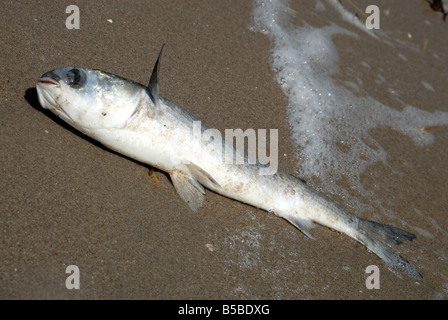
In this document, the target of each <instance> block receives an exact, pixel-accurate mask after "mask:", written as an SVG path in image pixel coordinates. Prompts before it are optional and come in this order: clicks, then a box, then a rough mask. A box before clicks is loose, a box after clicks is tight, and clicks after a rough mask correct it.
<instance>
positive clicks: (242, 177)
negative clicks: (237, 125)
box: [36, 47, 421, 277]
mask: <svg viewBox="0 0 448 320" xmlns="http://www.w3.org/2000/svg"><path fill="white" fill-rule="evenodd" d="M162 50H163V47H162ZM162 50H161V51H160V54H159V57H158V59H157V62H156V64H155V66H154V69H153V72H152V75H151V79H150V81H149V85H148V86H147V87H146V86H144V85H141V84H139V83H136V82H134V81H131V80H127V79H125V78H122V77H119V76H117V75H114V74H110V73H107V72H104V71H100V70H95V69H84V68H74V67H62V68H59V69H55V70H53V71H49V72H47V73H45V74H44V75H42V77H41V78H40V79H39V81H38V83H37V86H36V88H37V92H38V98H39V102H40V104H41V105H42V107H43V108H45V109H49V110H51V111H52V112H53V113H54V114H56V115H57V116H58V117H60V118H62V119H63V120H64V121H66V122H67V123H68V124H70V125H71V126H73V127H74V128H76V129H78V130H79V131H81V132H83V133H84V134H86V135H88V136H90V137H92V138H93V139H95V140H97V141H99V142H101V143H102V144H103V145H105V146H107V147H109V148H110V149H112V150H114V151H117V152H119V153H121V154H123V155H126V156H128V157H130V158H133V159H135V160H138V161H140V162H142V163H145V164H149V165H150V166H152V167H155V168H158V169H160V170H163V171H165V172H167V173H168V174H169V175H170V177H171V180H172V183H173V185H174V187H175V189H176V191H177V193H178V194H179V195H180V197H181V198H182V199H183V200H184V201H185V202H186V203H187V204H188V206H189V207H190V208H191V209H192V210H193V211H198V209H199V208H200V207H201V205H202V202H203V199H204V195H205V189H204V187H205V188H207V189H210V190H212V191H214V192H217V193H219V194H221V195H223V196H226V197H229V198H232V199H235V200H238V201H241V202H244V203H247V204H249V205H252V206H254V207H257V208H261V209H264V210H266V211H268V212H271V213H274V214H275V215H277V216H279V217H282V218H284V219H286V220H287V221H289V222H290V223H292V224H293V225H294V226H295V227H297V228H298V229H299V230H301V231H302V232H303V233H304V234H306V235H307V236H308V237H310V238H313V236H312V235H311V232H310V230H311V228H312V227H314V225H315V223H317V224H320V225H323V226H326V227H328V228H331V229H334V230H336V231H339V232H342V233H344V234H346V235H348V236H350V237H352V238H353V239H355V240H356V241H358V242H360V243H361V244H363V245H364V246H366V247H367V248H368V249H369V250H371V251H372V252H374V253H375V254H376V255H378V256H379V257H380V258H381V259H383V260H384V261H385V263H386V264H387V265H388V266H390V267H393V268H396V269H398V270H401V271H404V272H406V273H408V274H409V275H411V276H415V277H421V275H420V273H419V272H418V271H417V270H416V269H415V268H414V266H413V265H412V264H410V263H409V262H408V261H407V260H406V259H404V258H403V257H401V256H400V255H399V254H398V253H397V252H396V251H395V250H394V249H393V248H392V247H391V245H395V244H400V243H402V241H404V240H412V239H414V238H415V236H414V235H413V234H411V233H409V232H407V231H404V230H402V229H399V228H397V227H394V226H390V225H385V224H381V223H378V222H374V221H369V220H365V219H362V218H359V217H357V216H355V215H353V214H352V213H350V212H348V211H346V210H344V209H343V208H341V207H340V206H338V205H337V204H335V203H334V202H332V201H330V200H329V199H327V198H326V197H324V196H323V195H321V194H319V193H317V192H315V191H314V190H312V189H311V188H310V187H309V186H307V184H306V183H304V182H303V181H302V180H300V179H299V178H296V177H294V176H292V175H289V174H287V173H286V172H284V171H282V170H277V171H276V172H275V173H272V174H263V173H262V171H263V170H265V169H267V165H266V164H262V163H260V161H258V160H257V161H255V163H248V161H247V160H248V156H247V153H246V152H245V151H244V150H243V149H241V148H237V147H235V146H234V144H233V141H231V142H229V141H227V140H226V139H222V138H221V140H218V141H216V140H215V141H213V143H211V140H210V139H202V138H201V137H199V138H198V135H199V136H201V135H202V134H204V132H205V131H206V130H208V129H209V128H208V127H207V126H206V125H205V124H202V123H201V122H199V120H198V119H196V118H195V117H194V116H192V115H191V114H189V113H188V112H187V111H185V110H184V109H182V108H180V107H179V106H177V105H176V104H175V103H173V102H171V101H170V100H168V99H166V98H164V97H162V96H161V95H159V85H158V75H159V66H160V59H161V54H162ZM198 122H199V123H200V126H199V127H197V123H198ZM195 126H196V127H195ZM195 128H196V133H195ZM229 149H230V150H232V152H233V154H232V157H233V162H232V161H230V162H229V161H224V160H225V159H224V154H225V152H223V150H229ZM238 159H243V160H244V161H243V162H242V163H241V162H239V163H236V162H235V160H238Z"/></svg>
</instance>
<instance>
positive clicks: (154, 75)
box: [148, 44, 165, 107]
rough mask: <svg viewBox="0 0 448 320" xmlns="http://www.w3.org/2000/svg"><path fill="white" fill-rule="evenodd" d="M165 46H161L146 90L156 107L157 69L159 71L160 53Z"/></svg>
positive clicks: (157, 102)
mask: <svg viewBox="0 0 448 320" xmlns="http://www.w3.org/2000/svg"><path fill="white" fill-rule="evenodd" d="M164 46H165V44H163V45H162V49H160V53H159V57H158V58H157V61H156V64H155V65H154V68H153V69H152V74H151V78H150V79H149V84H148V89H149V93H150V94H151V98H152V102H154V105H155V106H156V107H158V106H159V69H160V59H161V58H162V51H163V47H164Z"/></svg>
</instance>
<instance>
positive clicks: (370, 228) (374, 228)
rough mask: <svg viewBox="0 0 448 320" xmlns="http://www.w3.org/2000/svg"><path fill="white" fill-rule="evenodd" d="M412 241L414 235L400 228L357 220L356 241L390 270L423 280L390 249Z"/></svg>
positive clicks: (410, 265) (411, 266) (407, 263)
mask: <svg viewBox="0 0 448 320" xmlns="http://www.w3.org/2000/svg"><path fill="white" fill-rule="evenodd" d="M413 239H415V235H413V234H412V233H409V232H407V231H404V230H402V229H400V228H397V227H393V226H390V225H386V224H381V223H378V222H374V221H369V220H364V219H359V235H358V236H357V237H356V240H358V241H359V242H361V243H362V244H364V245H365V246H366V247H367V248H368V249H369V250H371V251H372V252H373V253H375V254H376V255H377V256H379V257H380V258H381V259H383V260H384V261H385V262H386V264H387V265H389V266H391V267H392V268H395V269H398V270H401V271H403V272H406V273H408V274H409V275H411V276H413V277H418V278H423V276H422V275H421V274H420V273H419V272H418V271H417V270H416V269H415V267H414V266H413V265H412V264H410V263H409V262H408V261H407V260H406V259H404V258H403V257H402V256H400V255H399V254H398V253H397V252H396V251H395V250H394V249H392V248H391V247H390V246H391V245H396V244H400V243H402V242H403V241H404V240H413Z"/></svg>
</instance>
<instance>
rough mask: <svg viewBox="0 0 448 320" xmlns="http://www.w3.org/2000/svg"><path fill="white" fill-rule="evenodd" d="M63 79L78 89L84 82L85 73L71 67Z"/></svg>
mask: <svg viewBox="0 0 448 320" xmlns="http://www.w3.org/2000/svg"><path fill="white" fill-rule="evenodd" d="M64 80H65V83H67V84H68V85H69V86H70V87H72V88H76V89H79V88H82V87H84V85H85V84H86V74H85V73H84V72H83V71H81V70H79V69H71V70H69V71H67V74H66V78H65V79H64Z"/></svg>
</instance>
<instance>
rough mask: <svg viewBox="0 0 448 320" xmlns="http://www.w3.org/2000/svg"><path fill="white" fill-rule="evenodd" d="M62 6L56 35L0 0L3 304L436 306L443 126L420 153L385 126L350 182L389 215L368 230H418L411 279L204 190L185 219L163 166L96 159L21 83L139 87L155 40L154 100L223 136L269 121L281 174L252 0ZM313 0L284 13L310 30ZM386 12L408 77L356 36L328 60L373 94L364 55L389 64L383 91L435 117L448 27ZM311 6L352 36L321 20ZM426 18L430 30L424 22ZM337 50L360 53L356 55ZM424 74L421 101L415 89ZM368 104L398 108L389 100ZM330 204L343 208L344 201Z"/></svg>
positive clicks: (421, 11) (443, 208) (429, 15)
mask: <svg viewBox="0 0 448 320" xmlns="http://www.w3.org/2000/svg"><path fill="white" fill-rule="evenodd" d="M353 2H355V3H357V4H358V5H359V7H361V8H365V6H366V5H367V2H366V1H353ZM76 4H77V6H78V7H79V9H80V18H81V24H80V29H79V30H68V29H67V28H66V27H65V20H66V18H67V16H68V14H66V13H65V9H66V6H67V5H68V4H67V3H65V2H61V1H51V2H50V1H20V2H19V1H13V2H8V3H3V4H2V10H1V13H0V36H1V42H0V49H1V50H0V51H1V53H2V54H1V55H0V65H1V66H2V72H1V74H0V113H1V122H0V136H1V140H0V146H1V149H0V150H1V151H0V152H1V158H2V166H1V169H0V170H1V191H0V233H1V236H0V239H1V246H0V261H1V262H0V298H1V299H446V298H447V297H448V266H447V259H448V251H447V248H448V237H447V225H448V218H447V210H448V208H447V202H448V201H447V200H448V161H447V159H448V148H447V146H448V143H447V141H448V128H446V127H445V128H439V129H434V130H432V133H433V135H434V137H435V140H434V143H432V144H429V145H426V146H416V145H415V143H414V142H413V141H412V140H411V139H410V138H409V137H408V136H405V135H403V134H400V133H398V132H397V131H394V130H393V129H392V128H377V129H375V130H374V132H373V135H374V137H375V139H376V140H377V141H378V142H379V143H380V144H381V146H382V147H383V148H384V149H385V150H386V151H387V153H388V165H387V166H386V165H384V164H382V163H379V164H377V165H374V166H372V167H371V168H369V170H368V172H365V174H364V175H363V184H364V185H366V186H367V185H369V184H371V185H373V184H376V185H377V186H378V187H377V189H376V190H375V194H376V195H377V196H378V197H379V199H380V200H381V201H382V202H384V203H385V204H387V207H388V208H389V209H391V210H393V211H394V212H395V214H396V215H395V219H390V220H385V219H384V220H381V221H380V222H382V223H393V224H395V225H397V226H399V227H402V228H405V229H407V230H408V231H411V232H413V233H415V234H416V236H417V239H416V240H414V241H413V242H409V243H405V244H403V245H401V246H400V247H398V248H397V249H399V250H400V252H401V254H402V255H403V256H404V257H406V258H407V259H408V260H409V261H410V262H412V263H413V264H414V265H415V266H416V268H417V269H418V270H419V271H420V273H422V274H423V276H424V278H423V279H416V278H412V277H409V276H407V275H405V274H402V273H400V272H396V271H391V270H390V269H388V268H387V266H386V265H385V264H384V263H383V262H382V261H381V260H380V259H379V258H378V257H377V256H375V255H374V254H372V253H370V252H368V251H367V250H366V249H365V248H364V247H363V246H362V245H360V244H358V243H357V242H355V241H354V240H352V239H350V238H349V237H347V236H345V235H342V234H339V233H337V232H334V231H332V230H330V229H327V228H323V227H318V228H315V229H314V230H313V235H314V236H315V238H316V240H311V239H309V238H307V237H306V236H304V235H303V234H302V233H301V232H300V231H298V230H296V229H295V228H294V227H293V226H291V225H290V224H289V223H287V222H286V221H284V220H283V219H281V218H278V217H275V216H273V215H271V214H269V213H267V212H264V211H262V210H258V209H255V208H253V207H250V206H248V205H245V204H243V203H239V202H237V201H233V200H230V199H227V198H224V197H222V196H220V195H217V194H215V193H213V192H210V191H208V192H207V195H206V198H205V201H204V205H203V207H202V208H201V209H200V210H199V212H198V213H194V212H192V211H191V210H190V209H189V208H188V207H187V205H186V204H185V203H184V202H183V201H182V200H181V199H180V197H179V196H178V195H177V194H176V192H175V190H174V188H173V186H172V184H171V182H170V180H169V178H168V176H167V175H166V174H165V173H163V172H160V171H156V176H157V178H158V179H159V184H158V185H157V186H155V185H154V184H153V183H152V180H151V178H150V177H149V175H148V167H147V166H145V165H142V164H139V163H137V162H135V161H133V160H129V159H128V158H125V157H123V156H120V155H118V154H116V153H114V152H111V151H109V150H108V149H106V148H104V147H102V146H100V145H99V144H98V143H96V142H95V141H93V140H92V139H90V138H87V137H85V136H83V135H82V134H79V133H77V132H76V130H73V129H71V128H70V127H69V126H68V125H66V124H64V123H63V121H61V120H59V119H57V118H56V117H54V116H53V115H52V114H51V113H50V112H47V111H45V110H43V109H42V108H41V107H40V105H39V103H38V102H37V99H36V91H35V89H34V88H35V85H36V82H37V80H38V79H39V77H40V75H42V74H43V73H44V72H46V71H49V70H52V69H55V68H58V67H61V66H67V65H71V66H80V67H87V68H96V69H101V70H105V71H108V72H111V73H114V74H118V75H121V76H123V77H126V78H128V79H132V80H135V81H137V82H141V83H143V84H146V83H147V82H148V80H149V77H150V72H151V70H152V67H153V64H154V62H155V59H156V58H157V55H158V53H159V51H160V48H161V46H162V45H163V44H165V45H166V46H165V50H164V55H163V59H162V65H161V74H160V81H161V82H160V90H161V94H162V95H163V96H165V97H167V98H168V99H170V100H172V101H174V102H175V103H177V104H178V105H179V106H181V107H183V108H184V109H186V110H187V111H188V112H190V113H192V114H193V115H195V116H196V117H197V118H199V119H201V120H202V121H203V122H204V123H206V124H207V125H209V126H210V127H213V128H216V129H218V130H220V131H221V132H224V129H226V128H242V129H247V128H255V129H257V128H266V129H271V128H272V129H278V136H279V146H278V147H279V166H280V167H282V168H283V169H285V170H286V171H287V172H290V173H294V172H295V171H296V169H297V165H298V163H297V161H298V160H297V157H296V150H294V148H293V145H292V143H291V142H290V129H289V126H288V121H287V114H286V105H287V99H286V97H285V96H284V94H283V92H282V91H281V89H280V87H279V86H278V85H277V84H276V83H275V81H274V73H273V71H272V70H271V67H270V64H269V50H270V42H269V38H268V37H267V36H265V35H263V34H262V33H254V32H252V31H250V29H249V26H250V24H251V21H252V19H251V12H252V2H251V1H214V2H212V3H211V4H210V2H208V1H207V2H206V1H200V0H197V1H196V0H189V1H180V0H179V1H171V0H170V1H168V0H163V1H131V2H125V1H95V2H93V1H76ZM314 6H315V4H314V3H313V2H312V1H298V2H294V5H293V6H292V8H293V9H294V10H296V11H297V14H298V15H299V17H307V18H309V19H310V21H311V20H317V19H319V16H318V15H317V14H316V11H314V13H313V14H310V12H311V11H312V9H313V8H314ZM385 8H390V15H389V16H385V15H382V20H381V23H382V25H381V27H382V29H386V30H387V28H398V27H397V26H400V29H401V30H402V31H403V41H412V42H413V43H415V46H416V47H418V48H421V49H419V50H414V51H410V52H408V53H407V55H406V57H407V61H402V63H403V64H412V65H414V66H415V68H413V71H414V72H411V73H406V71H403V69H402V68H400V64H398V63H397V61H398V62H399V61H400V60H399V59H398V58H397V52H394V50H393V49H391V48H390V47H388V46H387V45H380V44H378V45H377V46H376V47H371V46H369V45H368V43H367V41H364V39H363V37H361V38H360V39H358V40H356V39H353V38H350V37H344V36H338V37H337V39H336V44H337V47H338V54H339V63H340V68H348V67H351V68H353V70H354V71H353V72H354V73H355V74H356V75H357V76H358V77H360V78H361V79H363V81H364V83H365V85H366V86H371V90H373V91H375V90H376V88H378V90H382V89H383V88H381V87H380V86H378V87H375V85H376V83H375V82H374V79H375V73H374V72H373V71H372V73H369V72H367V71H366V69H365V68H364V67H363V66H362V65H361V64H360V61H363V60H366V61H368V63H369V65H370V66H371V68H372V70H375V68H382V69H384V70H388V71H389V72H390V73H388V76H389V78H396V82H395V89H396V90H399V92H401V94H404V95H406V97H407V99H406V100H407V101H412V103H413V105H414V106H418V107H419V108H421V109H424V110H428V111H434V110H442V111H445V112H447V111H448V105H447V103H448V102H447V101H448V90H447V89H448V88H447V74H448V67H447V64H446V63H445V64H443V63H440V61H445V62H446V61H448V59H447V58H448V57H447V55H448V50H446V49H447V48H448V42H447V37H446V36H445V35H446V32H447V28H448V24H447V23H444V22H443V21H442V18H441V16H440V14H438V13H435V12H432V11H431V10H430V9H429V8H428V7H427V5H425V2H424V1H420V0H414V1H410V0H409V1H406V5H401V4H400V3H399V2H397V1H384V5H383V4H382V9H385ZM350 10H352V8H350ZM325 14H327V15H333V16H331V19H332V20H333V21H339V20H340V24H341V25H342V26H348V24H346V22H344V21H342V19H340V18H339V17H338V16H337V13H336V12H335V11H334V10H326V11H323V12H322V15H325ZM320 18H322V17H320ZM108 19H111V21H112V22H109V21H108ZM338 19H339V20H338ZM424 20H428V21H430V23H431V26H430V27H429V26H428V27H426V28H423V27H421V26H422V25H423V21H424ZM408 33H409V34H411V36H412V39H411V38H409V37H408V36H407V34H408ZM359 34H360V35H362V33H361V32H359ZM425 39H427V47H426V48H425V50H423V48H422V46H423V44H424V41H425ZM348 42H350V43H353V42H358V43H359V45H358V46H357V49H356V50H353V46H345V43H348ZM433 53H437V55H438V56H439V57H440V59H439V60H438V59H435V58H434V55H433ZM375 57H377V58H378V59H376V58H375ZM406 70H409V68H408V69H406ZM421 80H425V81H427V82H428V83H431V84H432V86H433V89H434V91H432V90H429V89H425V88H423V87H422V85H421V83H420V82H421ZM378 96H379V97H381V99H382V102H383V103H385V104H387V105H389V106H391V107H397V109H399V108H400V106H399V105H398V104H397V102H396V101H397V100H396V99H393V97H391V95H390V94H389V93H388V92H387V91H385V92H382V91H380V92H378ZM378 96H377V97H378ZM430 125H431V123H428V126H430ZM418 129H419V128H416V130H418ZM341 184H344V182H343V181H342V182H341ZM348 188H349V186H347V189H348ZM331 198H332V199H333V200H335V201H336V202H338V203H340V204H341V205H342V206H344V202H343V199H340V198H338V197H335V196H332V197H331ZM359 199H360V200H361V201H365V202H367V203H368V202H369V201H370V200H369V199H368V198H365V199H364V198H363V196H362V195H359ZM416 209H418V212H420V214H418V212H417V211H416ZM356 214H358V215H359V216H362V217H364V218H370V219H373V218H376V219H377V220H378V218H382V216H376V215H375V213H373V212H356ZM69 265H76V266H78V267H79V270H80V289H79V290H68V289H67V288H66V286H65V281H66V279H67V277H68V276H69V275H68V274H66V273H65V271H66V267H67V266H69ZM369 265H377V266H378V267H379V269H380V289H378V290H369V289H367V288H366V278H367V276H368V274H366V272H365V269H366V267H367V266H369Z"/></svg>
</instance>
